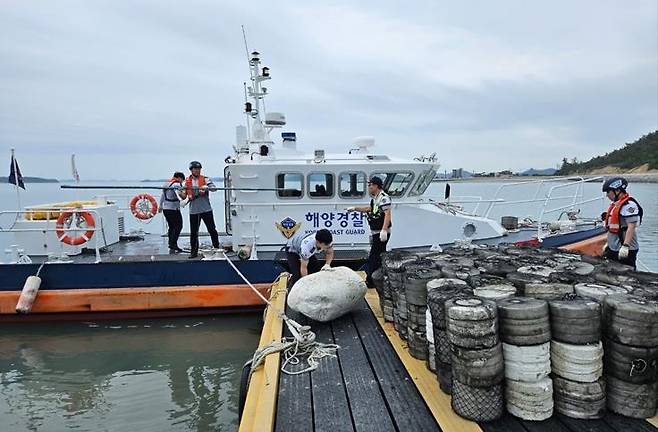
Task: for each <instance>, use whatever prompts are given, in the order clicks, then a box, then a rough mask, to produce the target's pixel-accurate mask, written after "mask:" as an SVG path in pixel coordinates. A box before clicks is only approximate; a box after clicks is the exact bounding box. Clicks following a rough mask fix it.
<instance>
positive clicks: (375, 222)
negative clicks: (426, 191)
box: [346, 176, 392, 287]
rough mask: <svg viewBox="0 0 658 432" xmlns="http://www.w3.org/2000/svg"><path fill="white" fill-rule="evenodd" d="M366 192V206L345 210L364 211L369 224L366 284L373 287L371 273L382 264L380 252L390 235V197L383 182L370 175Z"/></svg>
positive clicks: (382, 250)
mask: <svg viewBox="0 0 658 432" xmlns="http://www.w3.org/2000/svg"><path fill="white" fill-rule="evenodd" d="M368 192H369V193H370V196H371V197H372V199H371V200H370V205H369V206H367V207H348V208H347V209H346V210H347V211H348V212H350V211H357V212H361V213H366V215H367V218H368V225H370V233H371V234H372V236H371V238H370V254H369V255H368V273H367V274H368V276H367V278H366V284H367V285H368V286H369V287H374V284H373V281H372V274H373V272H374V271H375V270H377V269H378V268H380V267H381V266H382V253H384V252H386V244H387V243H388V240H389V238H390V237H391V225H392V223H391V198H390V197H389V196H388V194H387V193H386V192H384V182H383V181H382V179H381V178H379V177H376V176H375V177H372V178H371V179H370V181H369V182H368Z"/></svg>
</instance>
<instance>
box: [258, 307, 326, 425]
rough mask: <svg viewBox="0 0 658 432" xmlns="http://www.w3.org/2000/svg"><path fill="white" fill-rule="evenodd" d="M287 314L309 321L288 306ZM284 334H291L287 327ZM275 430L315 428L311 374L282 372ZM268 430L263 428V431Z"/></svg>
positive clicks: (304, 321) (300, 321)
mask: <svg viewBox="0 0 658 432" xmlns="http://www.w3.org/2000/svg"><path fill="white" fill-rule="evenodd" d="M286 315H287V316H288V317H290V318H291V319H293V320H295V321H297V322H298V323H300V324H306V322H307V320H306V318H305V317H304V316H302V315H301V314H299V313H297V312H294V311H292V310H290V309H289V308H286ZM284 334H285V335H286V336H290V332H288V330H287V329H285V331H284ZM279 367H280V366H279ZM290 369H291V370H294V369H295V368H294V367H291V368H290ZM268 430H271V429H268ZM274 430H276V431H277V432H310V431H312V430H313V392H312V391H311V374H309V373H304V374H299V375H288V374H285V373H281V379H280V380H279V401H278V404H277V410H276V426H275V429H274ZM266 431H267V430H265V429H264V430H263V432H266ZM259 432H260V431H259Z"/></svg>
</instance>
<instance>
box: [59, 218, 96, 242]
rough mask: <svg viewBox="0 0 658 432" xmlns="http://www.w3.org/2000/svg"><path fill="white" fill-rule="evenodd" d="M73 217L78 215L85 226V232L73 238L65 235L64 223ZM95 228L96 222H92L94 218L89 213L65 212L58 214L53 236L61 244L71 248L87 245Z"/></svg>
mask: <svg viewBox="0 0 658 432" xmlns="http://www.w3.org/2000/svg"><path fill="white" fill-rule="evenodd" d="M75 215H79V216H80V217H81V218H82V219H83V220H84V222H85V224H86V225H87V227H86V229H87V231H85V232H84V234H81V235H79V236H75V237H74V236H71V235H69V234H67V233H66V231H65V228H64V222H66V221H67V220H68V219H69V218H70V217H72V216H75ZM95 228H96V222H94V217H93V216H92V215H91V213H89V212H86V211H66V212H62V213H60V215H59V217H58V218H57V223H56V224H55V234H56V235H57V238H58V239H59V241H61V242H62V243H66V244H67V245H71V246H80V245H82V244H85V243H87V242H88V241H89V239H91V238H92V237H93V235H94V229H95Z"/></svg>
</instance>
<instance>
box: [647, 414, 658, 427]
mask: <svg viewBox="0 0 658 432" xmlns="http://www.w3.org/2000/svg"><path fill="white" fill-rule="evenodd" d="M647 422H649V423H651V425H653V426H654V427H657V428H658V415H657V416H653V417H651V418H648V419H647Z"/></svg>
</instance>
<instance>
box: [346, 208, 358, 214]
mask: <svg viewBox="0 0 658 432" xmlns="http://www.w3.org/2000/svg"><path fill="white" fill-rule="evenodd" d="M345 211H346V212H348V213H349V212H354V211H356V207H347V208H346V209H345Z"/></svg>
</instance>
